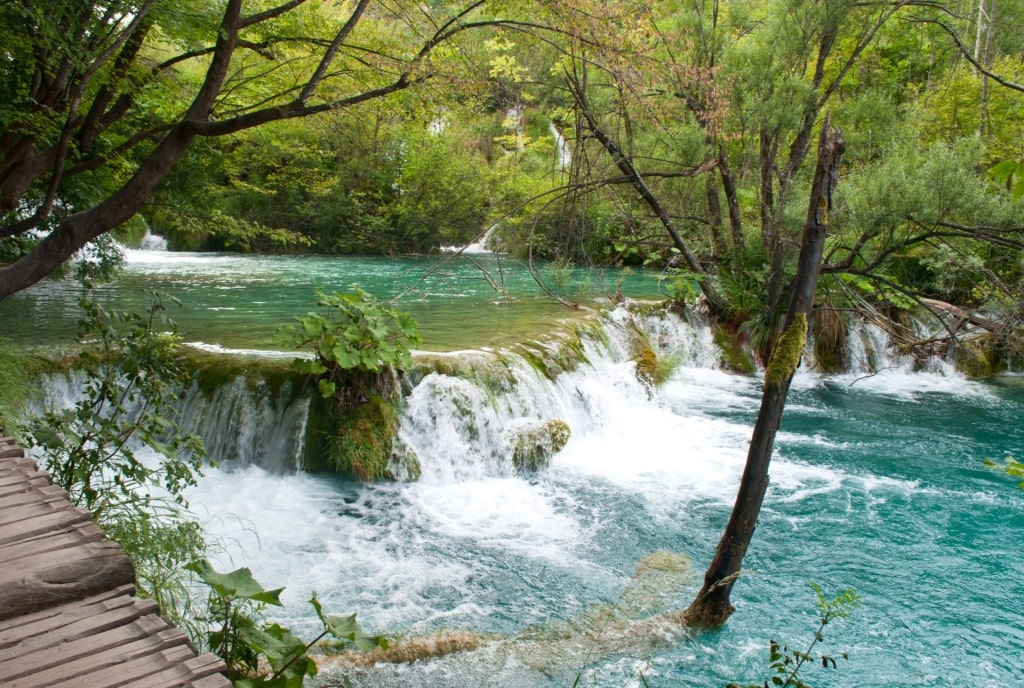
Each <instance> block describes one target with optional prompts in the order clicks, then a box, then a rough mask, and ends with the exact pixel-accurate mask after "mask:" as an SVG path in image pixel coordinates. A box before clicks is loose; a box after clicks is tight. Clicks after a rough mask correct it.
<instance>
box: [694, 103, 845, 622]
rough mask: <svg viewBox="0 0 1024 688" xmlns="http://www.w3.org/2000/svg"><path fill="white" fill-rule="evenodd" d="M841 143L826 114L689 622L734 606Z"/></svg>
mask: <svg viewBox="0 0 1024 688" xmlns="http://www.w3.org/2000/svg"><path fill="white" fill-rule="evenodd" d="M845 146H846V142H845V141H844V139H843V135H842V132H841V131H839V130H838V129H833V127H832V123H831V118H830V117H829V116H827V115H826V117H825V122H824V124H823V126H822V129H821V137H820V139H819V142H818V164H817V166H816V168H815V171H814V183H813V186H812V187H811V197H810V203H809V205H808V210H807V222H806V223H805V225H804V232H803V239H802V241H801V246H800V258H799V263H798V266H797V272H796V276H795V277H794V280H793V291H792V297H791V299H790V303H789V311H788V312H787V314H786V321H785V328H784V330H783V333H782V336H781V337H780V338H779V341H778V343H777V345H776V346H775V349H774V351H773V352H772V356H771V359H770V360H769V363H768V367H767V369H766V370H765V379H764V393H763V396H762V398H761V408H760V411H759V412H758V416H757V422H756V423H755V425H754V432H753V435H752V437H751V439H750V448H749V450H748V453H747V462H746V466H745V467H744V470H743V478H742V480H741V482H740V488H739V493H738V494H737V496H736V503H735V505H734V506H733V510H732V515H731V516H730V518H729V523H728V525H727V526H726V528H725V532H724V533H722V539H721V541H720V542H719V543H718V549H717V550H716V552H715V556H714V559H713V560H712V561H711V564H710V565H709V566H708V569H707V572H706V573H705V575H704V585H703V587H701V589H700V592H699V593H698V594H697V597H696V598H695V599H694V601H693V602H692V603H691V604H690V606H689V608H688V609H687V610H686V612H685V613H684V615H683V619H684V621H685V623H686V624H687V625H689V626H691V627H701V628H707V627H717V626H721V625H722V624H723V623H725V621H726V619H728V618H729V616H730V615H731V614H732V612H733V610H734V607H733V606H732V603H731V602H730V601H729V594H730V592H731V591H732V586H733V584H735V582H736V579H737V578H738V577H739V574H740V568H741V566H742V564H743V557H744V555H745V554H746V551H747V547H748V546H749V545H750V540H751V538H752V537H753V534H754V529H755V527H756V525H757V518H758V515H759V514H760V512H761V504H762V502H763V501H764V495H765V492H766V491H767V490H768V466H769V463H770V461H771V455H772V446H773V444H774V442H775V435H776V433H777V432H778V429H779V424H780V422H781V420H782V411H783V408H784V407H785V403H786V395H787V393H788V392H789V385H790V382H791V381H792V379H793V374H794V373H795V372H796V369H797V366H798V365H799V363H800V356H801V354H802V353H803V348H804V344H805V343H806V340H807V320H808V316H809V315H810V312H811V308H812V307H813V305H814V294H815V291H816V289H817V286H818V274H819V271H820V268H821V260H822V253H823V251H824V247H825V234H826V230H827V228H828V221H829V212H830V211H831V209H832V192H833V190H834V188H835V185H836V181H837V177H838V170H839V163H840V159H841V157H842V153H843V150H844V148H845Z"/></svg>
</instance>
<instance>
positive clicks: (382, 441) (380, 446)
mask: <svg viewBox="0 0 1024 688" xmlns="http://www.w3.org/2000/svg"><path fill="white" fill-rule="evenodd" d="M330 416H331V418H332V420H333V431H332V432H331V433H330V434H329V435H328V436H327V437H326V438H325V439H324V441H323V445H322V450H323V451H322V453H321V454H320V456H319V459H320V460H319V461H317V462H315V463H316V464H318V467H323V466H324V465H325V464H326V467H327V468H329V469H330V470H332V471H334V472H335V473H340V474H342V475H350V476H352V477H354V478H356V479H357V480H362V481H364V482H375V481H379V480H393V479H394V476H393V475H392V473H391V470H390V469H389V466H388V464H389V462H390V459H391V453H392V452H391V448H392V442H393V440H394V437H395V433H396V432H397V431H398V410H397V409H396V408H395V406H394V404H392V403H391V402H390V401H388V400H386V399H384V398H382V397H379V396H371V397H370V398H369V399H367V400H366V401H365V402H364V403H362V404H357V405H355V406H353V407H351V408H345V407H342V406H338V405H335V406H334V407H333V411H332V412H331V413H330ZM309 463H310V462H307V464H309ZM307 467H308V466H307Z"/></svg>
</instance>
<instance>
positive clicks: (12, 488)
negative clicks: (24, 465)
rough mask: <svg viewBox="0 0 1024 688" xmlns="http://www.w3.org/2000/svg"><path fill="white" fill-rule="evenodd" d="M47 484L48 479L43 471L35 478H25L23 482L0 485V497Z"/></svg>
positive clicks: (48, 482)
mask: <svg viewBox="0 0 1024 688" xmlns="http://www.w3.org/2000/svg"><path fill="white" fill-rule="evenodd" d="M49 484H50V479H49V478H48V477H47V476H46V474H45V473H44V474H42V475H40V476H38V477H35V478H31V479H28V478H26V480H25V481H24V482H21V483H18V484H16V485H0V499H3V498H5V497H6V496H7V495H12V494H18V493H20V492H25V491H26V490H32V489H36V488H40V487H44V486H46V485H49Z"/></svg>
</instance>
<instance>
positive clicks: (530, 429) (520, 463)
mask: <svg viewBox="0 0 1024 688" xmlns="http://www.w3.org/2000/svg"><path fill="white" fill-rule="evenodd" d="M571 434H572V431H571V430H570V429H569V425H568V424H567V423H566V422H565V421H561V420H549V421H544V422H541V423H539V424H536V425H525V426H522V427H520V428H517V429H516V430H514V431H513V440H512V464H513V465H514V466H515V467H516V469H517V470H519V471H523V472H529V473H532V472H535V471H539V470H541V469H543V468H547V467H548V466H549V465H550V464H551V457H552V456H554V455H555V454H557V453H558V452H560V451H562V449H563V448H564V447H565V445H566V443H567V442H568V441H569V437H570V435H571Z"/></svg>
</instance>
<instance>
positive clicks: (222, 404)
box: [182, 375, 309, 473]
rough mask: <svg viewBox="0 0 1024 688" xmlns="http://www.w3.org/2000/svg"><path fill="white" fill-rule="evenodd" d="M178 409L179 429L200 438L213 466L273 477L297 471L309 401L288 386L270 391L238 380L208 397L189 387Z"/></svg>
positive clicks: (196, 387) (262, 385)
mask: <svg viewBox="0 0 1024 688" xmlns="http://www.w3.org/2000/svg"><path fill="white" fill-rule="evenodd" d="M182 408H183V409H184V412H183V421H182V424H183V425H184V427H185V428H187V429H188V430H189V431H191V432H195V433H197V434H198V435H199V436H200V437H202V438H203V443H204V444H205V445H206V452H207V454H208V455H209V457H210V459H211V460H212V461H215V462H217V463H219V464H221V465H225V464H254V465H257V466H260V467H261V468H265V469H267V470H269V471H273V472H277V473H293V472H295V471H297V470H299V469H300V468H301V465H302V452H303V447H304V444H305V439H306V423H307V420H308V415H309V397H308V396H306V395H304V394H295V393H294V392H293V389H292V384H291V382H287V381H286V382H284V383H283V384H281V386H280V387H279V388H278V389H277V390H274V389H272V388H271V387H270V385H268V384H267V383H266V382H264V381H262V380H260V381H255V382H254V381H252V380H249V379H247V377H246V376H244V375H239V376H237V377H235V378H234V379H233V380H231V381H230V382H228V383H227V384H223V385H220V386H218V387H217V388H216V389H215V390H213V392H212V394H210V395H209V396H207V394H206V393H204V392H203V391H202V390H201V389H200V386H199V384H198V383H193V384H192V386H191V388H190V389H189V390H188V392H187V393H186V395H185V397H184V399H183V400H182Z"/></svg>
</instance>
